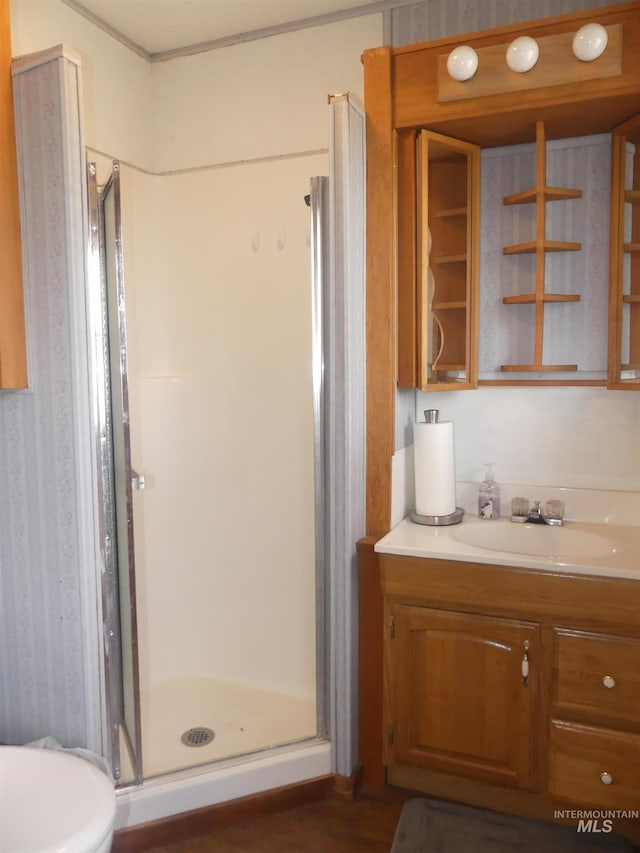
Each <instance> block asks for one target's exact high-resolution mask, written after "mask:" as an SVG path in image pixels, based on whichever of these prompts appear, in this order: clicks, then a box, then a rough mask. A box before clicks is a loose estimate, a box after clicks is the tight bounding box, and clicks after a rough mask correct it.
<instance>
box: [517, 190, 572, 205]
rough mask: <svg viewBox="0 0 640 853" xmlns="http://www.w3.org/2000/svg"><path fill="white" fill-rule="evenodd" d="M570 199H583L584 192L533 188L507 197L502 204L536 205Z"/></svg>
mask: <svg viewBox="0 0 640 853" xmlns="http://www.w3.org/2000/svg"><path fill="white" fill-rule="evenodd" d="M570 198H582V190H573V189H568V188H567V187H542V188H541V189H537V188H536V187H532V188H531V189H529V190H522V192H519V193H513V195H508V196H505V197H504V198H503V199H502V203H503V204H505V205H508V204H535V203H536V202H538V201H539V200H542V201H564V200H566V199H570Z"/></svg>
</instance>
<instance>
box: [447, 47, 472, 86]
mask: <svg viewBox="0 0 640 853" xmlns="http://www.w3.org/2000/svg"><path fill="white" fill-rule="evenodd" d="M477 70H478V54H477V53H476V52H475V50H474V49H473V48H472V47H469V45H468V44H461V45H458V47H454V49H453V50H452V51H451V53H450V54H449V56H448V57H447V71H448V73H449V77H451V78H452V79H453V80H459V81H460V82H463V81H465V80H470V79H471V78H472V77H473V75H474V74H475V73H476V71H477Z"/></svg>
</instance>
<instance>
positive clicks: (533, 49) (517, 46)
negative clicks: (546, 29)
mask: <svg viewBox="0 0 640 853" xmlns="http://www.w3.org/2000/svg"><path fill="white" fill-rule="evenodd" d="M539 55H540V49H539V47H538V42H537V41H536V40H535V39H532V38H531V36H520V38H517V39H514V40H513V41H512V42H511V44H510V45H509V47H508V48H507V55H506V59H507V65H508V66H509V68H510V69H511V70H512V71H517V72H518V73H519V74H524V72H525V71H531V69H532V68H533V66H534V65H535V64H536V62H537V61H538V56H539Z"/></svg>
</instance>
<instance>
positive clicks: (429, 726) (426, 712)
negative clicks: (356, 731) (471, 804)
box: [387, 604, 539, 789]
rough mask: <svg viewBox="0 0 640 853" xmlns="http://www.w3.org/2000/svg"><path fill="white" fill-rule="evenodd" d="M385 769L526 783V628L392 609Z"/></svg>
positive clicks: (533, 691) (530, 631) (531, 648)
mask: <svg viewBox="0 0 640 853" xmlns="http://www.w3.org/2000/svg"><path fill="white" fill-rule="evenodd" d="M388 644H389V654H388V660H389V679H390V685H389V690H390V701H391V707H392V709H393V710H392V711H391V713H390V722H389V727H390V728H389V731H388V738H387V755H388V759H389V763H394V762H401V763H402V762H407V763H410V764H415V765H417V766H425V767H432V768H434V769H438V770H442V771H444V772H446V773H457V774H460V775H463V776H465V777H467V778H471V779H481V780H484V781H486V782H492V783H495V784H498V785H503V786H506V787H510V788H525V789H526V788H530V787H531V785H532V763H531V755H532V750H533V740H532V738H533V725H532V724H533V719H534V714H535V707H536V699H537V677H536V676H532V677H531V678H529V676H528V674H527V675H526V676H523V674H522V669H523V666H524V667H525V668H528V663H529V659H530V656H532V657H533V659H534V660H535V659H536V658H539V654H538V644H539V632H538V630H537V626H536V625H535V624H531V623H527V622H521V621H518V620H509V619H502V618H498V617H492V616H479V615H475V614H468V613H456V612H455V611H445V610H436V609H433V608H429V607H414V606H411V605H405V604H392V605H390V610H389V641H388Z"/></svg>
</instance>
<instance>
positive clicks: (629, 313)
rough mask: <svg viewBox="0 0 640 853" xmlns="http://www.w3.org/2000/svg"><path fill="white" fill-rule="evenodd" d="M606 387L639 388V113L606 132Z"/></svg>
mask: <svg viewBox="0 0 640 853" xmlns="http://www.w3.org/2000/svg"><path fill="white" fill-rule="evenodd" d="M611 158H612V171H611V175H612V182H611V247H610V251H609V285H610V286H609V372H608V386H609V387H610V388H640V114H639V115H636V116H634V117H633V118H631V119H629V120H628V121H626V122H625V123H624V124H623V125H621V126H620V127H618V128H616V129H615V130H614V131H613V133H612V136H611Z"/></svg>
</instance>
